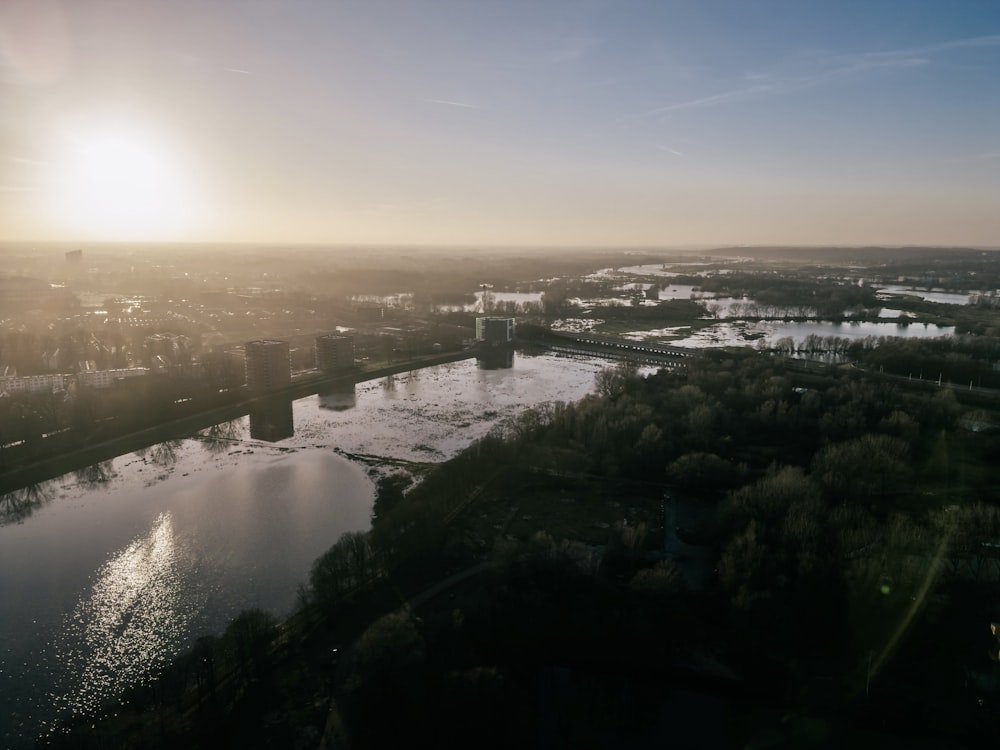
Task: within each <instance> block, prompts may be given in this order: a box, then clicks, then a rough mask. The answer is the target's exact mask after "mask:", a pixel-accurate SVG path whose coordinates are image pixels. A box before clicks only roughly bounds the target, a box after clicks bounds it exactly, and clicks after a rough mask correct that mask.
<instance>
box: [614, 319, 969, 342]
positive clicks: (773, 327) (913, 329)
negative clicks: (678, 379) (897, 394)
mask: <svg viewBox="0 0 1000 750" xmlns="http://www.w3.org/2000/svg"><path fill="white" fill-rule="evenodd" d="M954 333H955V327H954V326H939V325H935V324H933V323H909V324H904V325H900V324H898V323H875V322H868V321H864V322H861V321H858V322H848V323H831V322H822V321H802V322H786V321H778V320H765V321H760V322H756V323H742V322H737V323H717V324H715V325H712V326H708V327H706V328H702V329H701V330H699V331H695V332H693V333H691V335H689V336H686V337H685V338H681V339H677V340H673V341H671V342H670V343H671V344H673V345H674V346H687V347H694V348H705V347H712V346H767V347H771V346H774V345H775V343H776V342H777V341H778V340H779V339H784V338H791V339H792V341H794V342H795V345H796V346H799V345H801V344H802V343H803V342H804V341H805V340H806V338H807V337H809V336H821V337H827V336H836V337H839V338H850V339H863V338H868V337H873V338H879V337H883V336H884V337H890V336H895V337H899V338H937V337H940V336H952V335H954ZM643 334H644V332H643V331H635V332H634V333H631V334H626V336H628V337H629V338H642V337H643Z"/></svg>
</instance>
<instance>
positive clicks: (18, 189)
mask: <svg viewBox="0 0 1000 750" xmlns="http://www.w3.org/2000/svg"><path fill="white" fill-rule="evenodd" d="M35 189H36V188H33V187H28V186H27V185H0V193H31V192H34V191H35Z"/></svg>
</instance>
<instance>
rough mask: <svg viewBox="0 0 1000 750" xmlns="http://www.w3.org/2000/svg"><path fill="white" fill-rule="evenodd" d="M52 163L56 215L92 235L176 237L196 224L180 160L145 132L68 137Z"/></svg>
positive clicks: (107, 236) (111, 236) (126, 237)
mask: <svg viewBox="0 0 1000 750" xmlns="http://www.w3.org/2000/svg"><path fill="white" fill-rule="evenodd" d="M51 166H52V168H53V178H54V179H53V183H54V188H55V190H54V195H53V198H54V200H53V209H54V213H55V215H56V216H55V218H56V219H57V220H58V221H59V222H60V223H62V224H66V225H68V228H72V229H73V230H74V231H75V232H77V233H78V234H80V235H82V236H85V237H88V238H93V239H148V240H158V239H173V238H178V237H180V236H182V235H184V234H185V233H186V232H187V231H189V230H190V229H191V228H192V225H193V223H194V217H193V201H192V200H191V195H190V193H189V190H187V189H186V186H185V185H184V181H183V180H182V178H181V172H180V170H179V169H178V165H177V163H176V160H175V159H173V158H171V156H170V155H169V154H168V152H167V151H166V150H165V149H164V148H163V146H162V145H160V144H159V143H157V142H156V141H154V140H153V139H150V138H148V137H145V136H144V135H143V134H141V133H137V132H130V131H114V130H106V131H101V132H97V133H92V134H89V135H79V134H77V135H74V136H73V137H72V138H70V139H67V140H66V141H65V142H64V144H63V146H62V148H61V149H60V150H59V153H58V155H57V157H56V158H55V159H53V161H52V163H51Z"/></svg>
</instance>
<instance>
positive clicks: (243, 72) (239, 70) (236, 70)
mask: <svg viewBox="0 0 1000 750" xmlns="http://www.w3.org/2000/svg"><path fill="white" fill-rule="evenodd" d="M223 70H224V71H226V72H227V73H239V74H240V75H244V76H252V75H253V73H252V72H251V71H249V70H244V69H243V68H223Z"/></svg>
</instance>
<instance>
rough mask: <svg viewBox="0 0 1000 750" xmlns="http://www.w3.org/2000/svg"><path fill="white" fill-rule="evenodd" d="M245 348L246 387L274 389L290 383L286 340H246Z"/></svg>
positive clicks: (261, 389)
mask: <svg viewBox="0 0 1000 750" xmlns="http://www.w3.org/2000/svg"><path fill="white" fill-rule="evenodd" d="M245 349H246V373H247V387H248V388H249V389H250V390H251V391H256V392H258V393H263V392H265V391H275V390H278V389H280V388H284V387H286V386H288V385H290V384H291V382H292V360H291V356H290V352H289V347H288V342H287V341H275V340H273V339H263V340H259V341H248V342H247V343H246V345H245Z"/></svg>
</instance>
